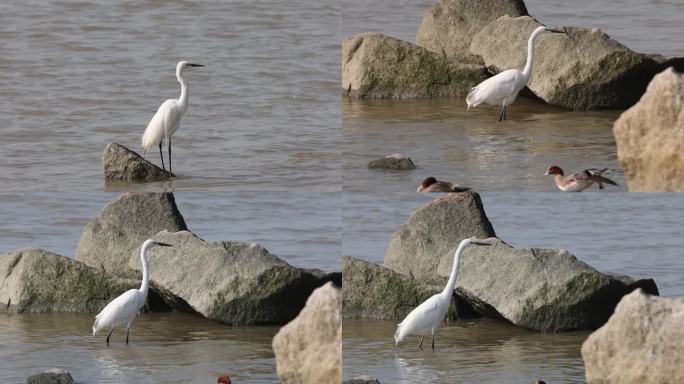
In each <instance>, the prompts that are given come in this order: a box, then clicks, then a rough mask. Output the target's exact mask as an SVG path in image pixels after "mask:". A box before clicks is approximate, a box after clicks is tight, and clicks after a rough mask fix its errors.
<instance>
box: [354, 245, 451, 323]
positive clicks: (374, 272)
mask: <svg viewBox="0 0 684 384" xmlns="http://www.w3.org/2000/svg"><path fill="white" fill-rule="evenodd" d="M444 285H446V279H445V280H444V284H443V285H441V286H438V285H429V284H425V283H422V282H420V281H418V280H416V279H413V278H411V277H409V276H406V275H402V274H400V273H397V272H395V271H393V270H391V269H389V268H385V267H383V266H380V265H377V264H374V263H371V262H368V261H364V260H360V259H356V258H353V257H349V256H345V257H343V258H342V303H343V304H342V315H343V316H344V317H345V318H366V319H396V320H401V319H403V318H404V317H406V315H408V314H409V312H411V311H412V310H413V308H415V307H417V306H418V305H420V303H422V302H423V301H425V300H427V299H428V298H430V296H432V295H434V294H436V293H440V292H442V290H444ZM456 301H457V299H456V296H453V297H452V300H451V306H450V308H449V312H447V315H446V318H447V319H452V320H455V319H456V318H457V304H456Z"/></svg>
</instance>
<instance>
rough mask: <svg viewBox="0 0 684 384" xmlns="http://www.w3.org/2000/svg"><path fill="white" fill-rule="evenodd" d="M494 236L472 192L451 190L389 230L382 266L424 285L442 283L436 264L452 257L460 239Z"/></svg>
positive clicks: (478, 197)
mask: <svg viewBox="0 0 684 384" xmlns="http://www.w3.org/2000/svg"><path fill="white" fill-rule="evenodd" d="M472 236H476V237H478V238H487V237H493V236H496V234H495V233H494V228H493V227H492V224H491V223H490V222H489V219H487V214H486V213H485V211H484V208H483V207H482V200H480V195H478V194H477V193H475V192H465V193H450V194H447V195H446V196H445V197H441V198H438V199H435V200H434V201H432V202H430V203H429V204H427V205H426V206H425V207H423V208H420V209H417V210H416V211H415V212H414V213H413V214H412V215H411V217H410V218H409V220H408V222H407V223H406V224H403V225H402V226H401V227H399V228H398V229H397V230H395V231H394V233H392V237H391V239H390V243H389V246H388V248H387V251H386V252H385V262H384V264H385V267H387V268H390V269H393V270H395V271H396V272H399V273H402V274H404V275H408V276H412V277H413V278H415V279H418V280H421V281H423V282H425V283H427V284H435V285H442V281H443V277H442V276H440V275H439V274H438V273H437V266H438V265H439V264H440V262H441V261H442V259H443V258H448V259H449V260H451V258H452V257H453V254H452V255H448V253H449V252H450V251H451V249H452V248H453V247H454V246H455V245H458V244H459V243H460V242H461V240H463V239H466V238H469V237H472Z"/></svg>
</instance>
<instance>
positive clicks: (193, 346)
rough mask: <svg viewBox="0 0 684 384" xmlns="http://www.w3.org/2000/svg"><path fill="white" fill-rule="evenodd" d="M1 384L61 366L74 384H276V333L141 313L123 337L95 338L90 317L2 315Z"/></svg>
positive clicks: (268, 329) (272, 329)
mask: <svg viewBox="0 0 684 384" xmlns="http://www.w3.org/2000/svg"><path fill="white" fill-rule="evenodd" d="M0 322H1V323H2V325H3V326H2V327H0V340H2V341H3V342H2V343H0V378H1V379H2V382H3V383H19V382H25V381H26V378H27V377H28V376H30V375H31V374H34V373H39V372H42V371H43V370H45V369H48V368H51V367H55V366H57V367H66V368H67V369H68V370H69V372H70V373H71V375H72V377H73V378H74V380H76V381H77V382H78V383H84V384H87V383H161V382H164V383H188V382H195V383H215V382H216V379H217V378H218V376H220V375H222V374H228V375H229V376H230V377H231V379H232V380H233V381H234V382H236V383H277V382H278V380H277V376H276V373H275V358H274V355H273V351H272V349H271V340H272V339H273V336H274V335H275V334H276V332H278V329H279V327H274V326H269V327H263V326H260V327H227V326H223V325H220V324H217V323H214V322H211V321H209V320H205V319H202V318H199V317H197V316H193V315H189V314H184V313H178V312H170V313H144V314H141V315H140V316H138V317H137V319H136V320H135V322H134V323H133V326H132V328H131V334H130V340H129V345H128V346H126V344H125V343H124V340H125V338H126V331H125V330H123V331H114V334H113V335H112V338H111V340H110V341H111V344H110V346H109V347H107V346H106V345H105V339H106V337H107V335H106V333H100V334H98V335H97V336H95V337H93V336H92V330H91V327H92V324H93V316H92V315H78V314H69V313H55V314H22V315H16V314H14V315H8V314H0Z"/></svg>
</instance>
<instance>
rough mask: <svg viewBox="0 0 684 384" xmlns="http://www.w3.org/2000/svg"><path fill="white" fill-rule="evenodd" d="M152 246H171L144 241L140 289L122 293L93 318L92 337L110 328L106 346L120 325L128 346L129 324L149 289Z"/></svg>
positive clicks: (143, 302)
mask: <svg viewBox="0 0 684 384" xmlns="http://www.w3.org/2000/svg"><path fill="white" fill-rule="evenodd" d="M153 245H159V246H162V247H170V246H171V244H165V243H159V242H156V241H154V240H152V239H149V240H146V241H145V242H144V243H143V245H142V249H141V250H140V260H141V261H142V269H143V278H142V283H141V284H140V289H129V290H128V291H126V292H124V293H122V294H121V295H120V296H119V297H117V298H116V299H114V300H112V301H111V302H110V303H109V304H107V306H106V307H104V309H103V310H102V311H100V313H98V314H97V316H95V323H94V324H93V336H95V334H96V333H97V331H99V330H101V329H103V328H106V327H112V330H111V331H109V334H108V335H107V345H109V337H110V336H111V335H112V332H114V328H116V327H117V326H120V325H126V344H128V334H129V332H130V329H131V323H132V322H133V319H134V318H135V315H137V314H138V312H139V311H140V309H141V308H142V307H143V305H145V301H146V300H147V291H148V289H149V287H150V273H149V269H148V267H147V250H148V249H149V248H150V247H152V246H153Z"/></svg>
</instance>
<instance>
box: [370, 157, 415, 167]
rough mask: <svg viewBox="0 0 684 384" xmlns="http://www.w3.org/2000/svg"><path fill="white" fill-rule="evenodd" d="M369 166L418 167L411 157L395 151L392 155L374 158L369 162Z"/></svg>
mask: <svg viewBox="0 0 684 384" xmlns="http://www.w3.org/2000/svg"><path fill="white" fill-rule="evenodd" d="M368 168H382V169H395V170H405V169H416V165H415V164H414V163H413V160H411V158H410V157H408V156H407V155H404V154H401V153H393V154H391V155H387V156H383V157H381V158H379V159H375V160H372V161H371V162H369V163H368Z"/></svg>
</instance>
